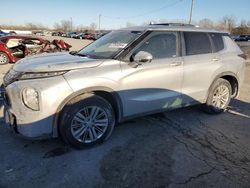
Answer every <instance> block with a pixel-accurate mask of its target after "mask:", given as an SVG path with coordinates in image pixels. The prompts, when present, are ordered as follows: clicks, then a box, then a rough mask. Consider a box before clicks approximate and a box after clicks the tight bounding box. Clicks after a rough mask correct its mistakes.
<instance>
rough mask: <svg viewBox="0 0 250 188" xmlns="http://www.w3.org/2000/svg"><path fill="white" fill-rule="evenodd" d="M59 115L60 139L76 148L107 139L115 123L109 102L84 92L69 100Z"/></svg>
mask: <svg viewBox="0 0 250 188" xmlns="http://www.w3.org/2000/svg"><path fill="white" fill-rule="evenodd" d="M60 117H61V118H60V125H59V132H60V135H61V137H62V139H63V140H64V141H65V142H67V143H69V144H71V145H72V146H74V147H76V148H82V147H85V146H90V145H94V144H97V143H101V142H103V141H105V140H107V138H108V137H109V136H110V135H111V133H112V131H113V128H114V125H115V115H114V111H113V108H112V106H111V105H110V103H109V102H108V101H107V100H105V99H104V98H102V97H100V96H97V95H94V94H84V95H81V96H78V97H76V98H75V99H73V100H71V101H70V102H69V103H68V104H67V105H66V107H65V108H64V110H63V112H62V114H61V116H60Z"/></svg>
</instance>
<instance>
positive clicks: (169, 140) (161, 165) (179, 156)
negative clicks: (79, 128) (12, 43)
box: [0, 39, 250, 188]
mask: <svg viewBox="0 0 250 188" xmlns="http://www.w3.org/2000/svg"><path fill="white" fill-rule="evenodd" d="M68 40H69V41H68V42H70V43H71V44H73V45H74V48H75V49H77V48H80V47H82V46H84V45H86V41H82V40H75V39H68ZM248 49H249V48H248ZM247 65H248V66H247V69H246V79H245V82H244V85H243V86H242V88H241V94H240V96H239V98H238V99H235V100H233V101H232V102H231V104H230V108H229V110H228V112H225V113H223V114H221V115H216V116H213V115H208V114H205V113H203V112H202V111H200V109H199V108H200V107H199V106H196V107H189V108H185V109H180V110H175V111H171V112H166V113H163V114H156V115H152V116H147V117H143V118H137V119H134V120H132V121H129V122H126V123H123V124H121V125H118V126H117V127H116V129H115V131H114V133H113V135H112V137H111V138H110V139H109V140H108V141H107V142H105V143H103V144H102V145H98V146H96V147H94V148H88V149H84V150H74V149H71V148H67V147H65V146H64V145H63V144H62V143H61V142H60V140H59V139H52V140H44V141H30V140H24V139H22V138H19V137H18V136H15V135H13V134H12V133H10V132H9V131H8V130H6V129H5V128H4V127H3V126H0V138H1V142H0V148H1V150H0V161H1V165H0V187H37V188H39V187H84V188H86V187H146V188H147V187H161V188H163V187H178V188H179V187H227V188H230V187H232V188H233V187H249V185H250V145H249V143H250V76H249V75H250V65H249V64H247ZM9 67H10V66H9V65H7V66H1V67H0V75H1V74H3V73H4V72H6V70H7V69H8V68H9ZM0 118H1V119H0V125H3V119H2V110H1V112H0Z"/></svg>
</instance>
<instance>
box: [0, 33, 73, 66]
mask: <svg viewBox="0 0 250 188" xmlns="http://www.w3.org/2000/svg"><path fill="white" fill-rule="evenodd" d="M70 47H71V45H69V44H67V43H65V42H64V41H62V40H53V41H52V42H50V41H48V40H44V39H42V38H38V37H32V36H20V35H13V36H11V35H10V36H4V37H0V65H3V64H7V63H9V62H12V63H15V62H17V61H18V60H19V59H21V58H24V57H26V56H29V55H35V54H40V53H51V52H60V51H69V48H70Z"/></svg>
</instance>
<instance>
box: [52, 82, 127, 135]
mask: <svg viewBox="0 0 250 188" xmlns="http://www.w3.org/2000/svg"><path fill="white" fill-rule="evenodd" d="M97 91H104V92H108V93H110V94H111V95H112V96H113V98H114V99H115V102H116V104H117V108H118V113H117V114H118V117H117V120H118V122H120V121H121V120H122V118H123V105H122V100H121V97H120V95H119V94H118V93H117V92H116V91H114V90H112V89H110V88H108V87H103V86H97V87H89V88H84V89H81V90H79V91H77V92H74V93H72V94H71V95H69V96H67V97H66V98H65V99H64V100H63V102H61V104H60V105H59V106H58V108H57V110H56V112H55V114H54V118H53V130H52V131H53V132H52V134H53V137H58V121H59V116H60V112H61V111H62V109H63V108H64V106H65V105H66V104H67V103H68V102H69V101H70V100H72V99H73V98H75V97H77V96H79V95H82V94H84V93H90V92H97Z"/></svg>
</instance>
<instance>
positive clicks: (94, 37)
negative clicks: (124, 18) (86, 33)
mask: <svg viewBox="0 0 250 188" xmlns="http://www.w3.org/2000/svg"><path fill="white" fill-rule="evenodd" d="M106 34H107V33H96V34H94V36H93V40H97V39H99V38H101V37H103V36H104V35H106Z"/></svg>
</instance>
